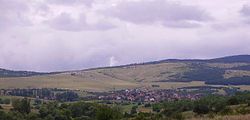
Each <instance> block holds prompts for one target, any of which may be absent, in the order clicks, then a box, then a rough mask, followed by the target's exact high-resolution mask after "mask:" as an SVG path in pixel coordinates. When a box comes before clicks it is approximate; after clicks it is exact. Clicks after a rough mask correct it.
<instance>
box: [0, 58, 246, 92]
mask: <svg viewBox="0 0 250 120" xmlns="http://www.w3.org/2000/svg"><path fill="white" fill-rule="evenodd" d="M12 72H13V71H12ZM12 72H9V74H8V78H6V77H5V78H0V88H24V87H38V88H42V87H50V88H51V87H53V88H55V87H57V88H70V89H83V90H94V91H95V90H97V91H103V90H114V89H125V88H141V87H146V88H152V89H156V88H153V87H152V86H153V85H159V86H160V87H159V88H177V87H185V86H202V85H245V86H246V87H248V85H250V55H239V56H230V57H223V58H216V59H210V60H197V59H196V60H178V59H168V60H161V61H154V62H148V63H140V64H130V65H123V66H115V67H105V68H93V69H86V70H79V71H70V72H63V73H58V74H45V73H36V72H30V73H29V72H27V73H26V74H24V73H25V72H20V74H18V75H19V76H18V75H15V74H10V73H12ZM0 73H2V72H0ZM13 73H19V72H13ZM37 75H39V76H37ZM15 83H18V84H15ZM157 89H158V88H157Z"/></svg>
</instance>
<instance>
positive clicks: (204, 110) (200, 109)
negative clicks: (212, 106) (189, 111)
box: [193, 105, 209, 115]
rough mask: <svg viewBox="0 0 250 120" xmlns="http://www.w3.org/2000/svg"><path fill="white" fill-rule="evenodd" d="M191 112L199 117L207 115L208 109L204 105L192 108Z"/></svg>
mask: <svg viewBox="0 0 250 120" xmlns="http://www.w3.org/2000/svg"><path fill="white" fill-rule="evenodd" d="M193 112H195V113H197V114H199V115H201V114H207V113H208V112H209V108H208V106H206V105H196V106H195V107H194V110H193Z"/></svg>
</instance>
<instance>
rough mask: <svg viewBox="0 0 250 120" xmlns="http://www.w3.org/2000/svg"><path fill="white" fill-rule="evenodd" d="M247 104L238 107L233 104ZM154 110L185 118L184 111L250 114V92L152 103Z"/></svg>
mask: <svg viewBox="0 0 250 120" xmlns="http://www.w3.org/2000/svg"><path fill="white" fill-rule="evenodd" d="M240 104H241V105H242V104H247V106H241V107H239V108H237V109H233V108H231V107H230V106H232V105H240ZM152 106H153V111H155V112H157V113H159V114H160V115H162V116H165V117H170V118H173V119H180V118H181V119H183V118H184V116H183V115H182V113H183V112H186V111H193V112H194V113H196V114H197V115H205V114H213V115H231V114H249V113H250V93H249V92H240V93H237V94H236V95H234V96H230V97H227V96H218V95H210V96H206V97H204V98H201V99H200V100H197V101H191V100H179V101H172V102H163V103H157V104H154V105H152Z"/></svg>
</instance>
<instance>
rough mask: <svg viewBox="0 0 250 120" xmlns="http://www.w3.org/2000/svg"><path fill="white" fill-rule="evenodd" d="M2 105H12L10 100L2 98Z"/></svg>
mask: <svg viewBox="0 0 250 120" xmlns="http://www.w3.org/2000/svg"><path fill="white" fill-rule="evenodd" d="M0 104H10V99H9V98H0Z"/></svg>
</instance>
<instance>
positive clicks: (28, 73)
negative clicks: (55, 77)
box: [0, 68, 56, 77]
mask: <svg viewBox="0 0 250 120" xmlns="http://www.w3.org/2000/svg"><path fill="white" fill-rule="evenodd" d="M48 74H56V73H41V72H32V71H13V70H6V69H1V68H0V77H30V76H36V75H48Z"/></svg>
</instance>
